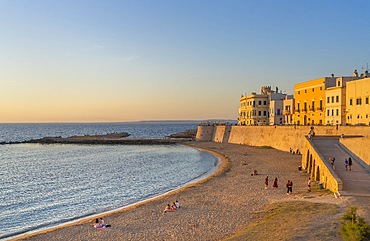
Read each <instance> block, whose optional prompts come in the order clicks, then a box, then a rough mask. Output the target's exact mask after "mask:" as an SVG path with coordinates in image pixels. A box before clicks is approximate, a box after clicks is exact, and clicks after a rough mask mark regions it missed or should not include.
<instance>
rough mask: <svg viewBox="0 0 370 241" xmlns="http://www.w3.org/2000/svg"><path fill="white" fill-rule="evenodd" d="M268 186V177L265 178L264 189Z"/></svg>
mask: <svg viewBox="0 0 370 241" xmlns="http://www.w3.org/2000/svg"><path fill="white" fill-rule="evenodd" d="M268 186H269V176H267V177H266V178H265V189H267V187H268Z"/></svg>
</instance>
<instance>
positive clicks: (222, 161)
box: [2, 143, 228, 241]
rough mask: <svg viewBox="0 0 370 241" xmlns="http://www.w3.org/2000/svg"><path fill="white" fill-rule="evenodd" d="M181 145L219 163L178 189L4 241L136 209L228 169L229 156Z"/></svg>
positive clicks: (7, 240) (23, 238) (7, 238)
mask: <svg viewBox="0 0 370 241" xmlns="http://www.w3.org/2000/svg"><path fill="white" fill-rule="evenodd" d="M179 145H183V146H187V147H189V148H194V149H198V150H201V151H205V152H208V153H210V154H212V155H214V156H215V157H216V158H217V164H216V165H215V166H214V167H213V168H211V169H210V170H209V171H207V172H206V173H204V174H202V175H200V176H198V177H196V178H194V179H193V180H191V181H189V182H187V183H185V184H183V185H181V186H179V187H178V188H176V189H173V190H170V191H167V192H165V193H162V194H154V195H152V196H148V197H147V198H146V199H144V200H141V201H138V202H134V203H131V204H128V205H126V206H123V207H120V208H116V209H113V210H109V211H104V212H102V213H97V214H92V215H87V216H84V217H79V218H76V219H73V220H70V221H67V222H64V223H61V224H57V225H55V226H52V227H46V228H41V229H39V230H35V231H32V230H30V231H25V232H22V233H20V234H15V235H13V236H10V237H4V238H3V239H2V240H4V241H10V240H11V241H17V240H25V239H28V238H31V237H34V236H37V235H40V234H44V233H49V232H52V231H55V230H58V229H63V228H66V227H70V226H75V225H80V224H85V223H92V222H93V220H95V219H96V218H100V217H105V216H109V215H112V214H116V213H122V212H125V211H128V210H131V209H135V208H137V207H140V206H142V205H145V204H147V203H149V202H152V201H155V200H157V199H163V198H165V197H167V196H170V195H173V194H176V193H179V192H181V191H183V190H185V189H187V188H191V187H194V186H197V185H199V184H201V183H203V182H206V181H207V180H209V179H210V178H212V177H213V176H217V175H220V174H221V173H222V172H223V171H226V169H227V167H228V163H227V158H226V157H224V156H223V155H221V154H219V153H217V152H214V151H210V150H207V149H205V148H198V147H194V146H191V145H188V144H185V143H179Z"/></svg>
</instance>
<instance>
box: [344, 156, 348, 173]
mask: <svg viewBox="0 0 370 241" xmlns="http://www.w3.org/2000/svg"><path fill="white" fill-rule="evenodd" d="M344 166H345V167H346V171H348V159H347V158H346V159H344Z"/></svg>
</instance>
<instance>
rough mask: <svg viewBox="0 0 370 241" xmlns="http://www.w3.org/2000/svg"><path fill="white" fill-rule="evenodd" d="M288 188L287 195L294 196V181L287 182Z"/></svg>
mask: <svg viewBox="0 0 370 241" xmlns="http://www.w3.org/2000/svg"><path fill="white" fill-rule="evenodd" d="M286 188H287V190H286V194H287V195H290V194H292V193H293V181H290V180H288V181H287V182H286Z"/></svg>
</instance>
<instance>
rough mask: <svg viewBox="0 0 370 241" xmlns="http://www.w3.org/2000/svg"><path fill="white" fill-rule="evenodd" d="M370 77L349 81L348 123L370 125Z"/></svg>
mask: <svg viewBox="0 0 370 241" xmlns="http://www.w3.org/2000/svg"><path fill="white" fill-rule="evenodd" d="M369 98H370V78H364V79H358V80H354V81H350V82H347V85H346V123H347V124H349V125H370V103H369V101H370V100H369Z"/></svg>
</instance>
